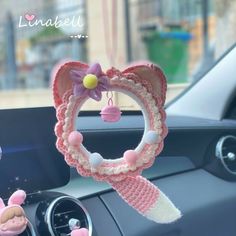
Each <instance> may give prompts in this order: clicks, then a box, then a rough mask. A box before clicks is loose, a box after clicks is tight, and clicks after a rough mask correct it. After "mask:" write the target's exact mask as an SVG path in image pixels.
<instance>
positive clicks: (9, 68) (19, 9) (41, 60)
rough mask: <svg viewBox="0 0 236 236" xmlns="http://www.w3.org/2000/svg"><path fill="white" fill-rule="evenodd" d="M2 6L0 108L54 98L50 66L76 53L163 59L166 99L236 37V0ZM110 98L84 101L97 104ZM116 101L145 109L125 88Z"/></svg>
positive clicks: (53, 1)
mask: <svg viewBox="0 0 236 236" xmlns="http://www.w3.org/2000/svg"><path fill="white" fill-rule="evenodd" d="M0 8H1V16H0V32H1V37H0V62H1V63H0V109H9V108H26V107H42V106H51V105H53V100H52V94H51V90H50V86H51V74H52V69H53V68H54V67H55V65H58V63H63V62H65V61H70V60H76V61H77V60H80V61H84V62H87V63H93V62H99V63H100V64H101V65H102V66H103V68H105V69H107V68H110V67H111V66H115V67H116V68H118V69H122V68H125V67H126V66H127V65H129V64H130V63H132V62H135V61H151V62H153V63H156V64H159V65H160V66H161V68H162V69H163V70H164V72H165V74H166V76H167V80H168V92H167V102H168V101H170V100H171V99H173V98H174V97H175V96H177V95H178V94H179V93H180V92H182V91H183V90H184V89H185V88H186V87H187V86H189V84H191V83H192V82H194V81H196V80H198V79H199V78H201V75H202V74H203V73H204V72H205V71H206V70H208V69H209V68H210V67H211V66H212V65H213V64H214V62H215V61H216V60H217V59H218V58H219V57H220V56H221V55H222V54H224V52H225V51H226V50H227V49H228V48H229V47H230V46H231V45H232V44H234V43H235V41H236V31H235V25H236V14H235V10H236V1H233V0H227V1H220V0H125V1H117V3H116V5H115V6H113V5H112V1H85V0H70V1H68V0H50V1H49V0H38V1H33V3H32V1H30V0H22V1H13V0H8V1H6V0H4V1H1V2H0ZM104 99H106V97H105V98H104ZM104 99H103V100H102V101H101V102H100V103H99V104H98V103H97V102H96V101H88V102H86V103H85V104H84V106H83V109H84V110H99V109H100V108H101V107H102V106H103V105H104V103H106V101H105V100H104ZM114 103H116V104H117V105H119V106H120V107H121V108H122V110H137V109H139V107H138V105H137V104H136V103H135V102H133V101H132V99H130V98H129V97H128V96H126V95H124V94H120V93H116V94H115V95H114Z"/></svg>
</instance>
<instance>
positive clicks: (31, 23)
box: [18, 14, 84, 28]
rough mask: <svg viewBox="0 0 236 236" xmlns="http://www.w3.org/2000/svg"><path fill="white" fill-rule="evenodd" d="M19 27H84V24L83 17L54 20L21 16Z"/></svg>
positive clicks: (28, 15)
mask: <svg viewBox="0 0 236 236" xmlns="http://www.w3.org/2000/svg"><path fill="white" fill-rule="evenodd" d="M24 19H25V20H24ZM18 26H19V28H22V27H36V26H44V27H49V26H54V27H55V28H60V27H64V26H70V27H83V26H84V24H83V23H82V19H81V16H77V17H76V16H73V17H71V18H69V17H67V18H65V19H61V18H59V16H56V17H55V18H54V19H52V18H48V19H39V18H37V17H36V15H34V14H25V15H24V17H23V16H20V18H19V24H18Z"/></svg>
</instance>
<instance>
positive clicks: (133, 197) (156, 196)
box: [110, 176, 181, 223]
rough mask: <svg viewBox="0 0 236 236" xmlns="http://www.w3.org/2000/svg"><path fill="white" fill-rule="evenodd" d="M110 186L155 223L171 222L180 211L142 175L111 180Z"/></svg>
mask: <svg viewBox="0 0 236 236" xmlns="http://www.w3.org/2000/svg"><path fill="white" fill-rule="evenodd" d="M110 184H111V185H112V187H113V188H114V189H115V190H116V191H117V192H118V194H119V195H120V196H121V197H122V198H123V199H124V200H125V201H126V202H127V203H128V204H129V205H130V206H132V207H133V208H134V209H136V210H137V211H138V212H139V213H141V214H142V215H144V216H145V217H147V218H148V219H150V220H153V221H155V222H157V223H171V222H173V221H176V220H177V219H179V218H180V217H181V212H180V211H179V210H178V209H177V208H176V207H175V206H174V204H173V203H172V202H171V201H170V199H169V198H168V197H167V196H166V195H165V194H164V193H162V192H161V191H160V190H159V189H158V188H157V187H156V186H155V185H153V184H152V183H151V182H150V181H148V180H147V179H145V178H143V177H142V176H137V177H127V178H126V179H124V180H122V181H119V182H111V183H110Z"/></svg>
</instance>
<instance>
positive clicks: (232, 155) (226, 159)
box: [216, 135, 236, 175]
mask: <svg viewBox="0 0 236 236" xmlns="http://www.w3.org/2000/svg"><path fill="white" fill-rule="evenodd" d="M216 156H217V157H218V158H219V159H220V160H221V163H222V165H223V166H224V168H225V169H226V170H227V171H228V172H229V173H231V174H234V175H236V137H235V136H232V135H227V136H224V137H222V138H221V139H220V140H219V141H218V143H217V145H216Z"/></svg>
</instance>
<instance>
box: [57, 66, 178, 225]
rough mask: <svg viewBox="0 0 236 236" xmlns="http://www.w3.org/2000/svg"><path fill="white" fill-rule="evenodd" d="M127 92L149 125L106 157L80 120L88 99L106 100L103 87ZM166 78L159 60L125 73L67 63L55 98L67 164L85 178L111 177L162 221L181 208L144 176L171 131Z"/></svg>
mask: <svg viewBox="0 0 236 236" xmlns="http://www.w3.org/2000/svg"><path fill="white" fill-rule="evenodd" d="M108 90H109V91H118V92H122V93H124V94H126V95H128V96H129V97H131V98H132V99H134V100H135V101H136V102H137V103H138V104H139V105H140V107H141V110H142V113H143V116H144V121H145V129H144V134H143V137H142V140H141V142H140V143H139V144H138V146H137V147H136V148H135V149H134V150H127V151H126V152H125V153H124V154H123V156H122V157H120V158H118V159H114V158H113V159H103V157H102V156H101V155H100V154H99V153H96V152H94V153H90V152H89V151H88V150H87V149H86V148H85V147H84V145H83V143H82V142H83V139H82V137H81V136H82V134H80V133H79V132H78V131H77V130H76V126H75V124H76V122H75V121H76V118H77V116H78V112H79V110H80V108H81V106H82V105H83V104H84V102H85V101H86V100H87V99H89V98H92V99H95V100H100V99H101V97H102V93H101V92H102V91H108ZM165 95H166V80H165V76H164V74H163V72H162V71H161V69H160V68H159V67H157V66H155V65H153V64H141V65H134V66H131V67H129V68H127V69H125V70H124V71H122V72H120V71H118V70H117V69H114V68H111V69H110V70H108V71H107V72H106V73H105V72H103V71H102V69H101V66H100V65H99V64H94V65H92V66H88V65H86V64H84V63H81V62H68V63H65V64H64V65H63V66H61V68H60V69H59V70H58V72H57V74H56V76H55V79H54V84H53V96H54V103H55V108H56V111H57V119H58V122H57V124H56V127H55V133H56V136H57V143H56V146H57V148H58V150H59V151H60V152H61V153H62V154H63V155H64V156H65V160H66V162H67V163H68V164H69V165H70V166H72V167H75V168H76V169H77V170H78V172H79V173H80V174H81V175H82V176H92V177H93V178H94V179H95V180H99V181H107V182H108V183H109V184H111V186H112V187H113V188H114V189H115V190H116V191H117V192H118V193H119V195H120V196H121V197H122V198H123V199H124V200H125V201H126V202H127V203H128V204H129V205H130V206H132V207H133V208H135V209H136V210H137V211H138V212H139V213H141V214H142V215H144V216H146V217H147V218H149V219H151V220H153V221H155V222H158V223H170V222H173V221H175V220H177V219H178V218H180V217H181V213H180V211H179V210H178V209H177V208H176V207H175V206H174V205H173V203H172V202H171V201H170V200H169V198H168V197H167V196H166V195H165V194H164V193H162V192H161V190H160V189H158V188H157V187H156V186H155V185H153V184H152V183H151V182H149V181H148V180H147V179H145V178H143V177H142V176H141V173H142V171H143V170H144V169H146V168H149V167H150V166H151V165H152V164H153V162H154V160H155V157H156V156H157V155H158V154H159V153H160V152H161V151H162V148H163V139H164V138H165V137H166V135H167V127H166V125H165V112H164V109H163V106H164V102H165Z"/></svg>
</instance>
